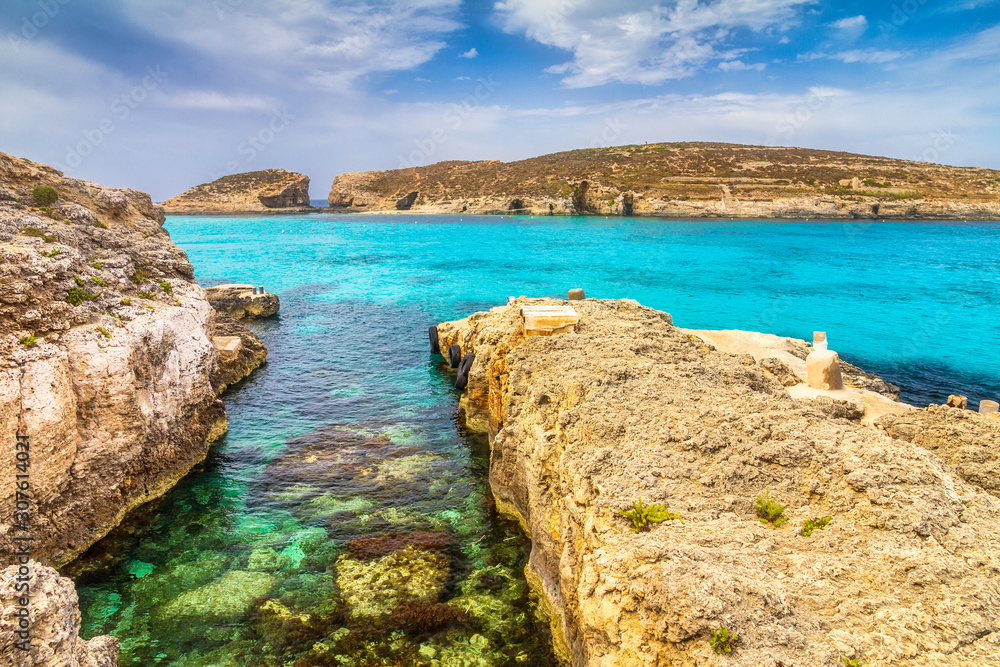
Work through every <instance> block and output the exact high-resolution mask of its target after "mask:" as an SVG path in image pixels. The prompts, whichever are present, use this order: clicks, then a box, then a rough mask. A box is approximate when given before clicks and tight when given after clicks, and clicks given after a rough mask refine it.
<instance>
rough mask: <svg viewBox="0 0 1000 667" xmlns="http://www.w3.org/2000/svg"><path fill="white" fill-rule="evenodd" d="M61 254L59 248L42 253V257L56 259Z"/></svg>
mask: <svg viewBox="0 0 1000 667" xmlns="http://www.w3.org/2000/svg"><path fill="white" fill-rule="evenodd" d="M60 252H61V251H60V250H59V248H53V249H52V250H49V251H48V252H43V253H42V257H55V256H56V255H58V254H59V253H60Z"/></svg>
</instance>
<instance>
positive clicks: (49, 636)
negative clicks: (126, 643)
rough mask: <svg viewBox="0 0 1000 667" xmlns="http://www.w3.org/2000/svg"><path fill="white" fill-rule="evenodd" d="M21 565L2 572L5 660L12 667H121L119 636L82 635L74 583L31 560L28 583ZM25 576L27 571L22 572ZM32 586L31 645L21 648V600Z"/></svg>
mask: <svg viewBox="0 0 1000 667" xmlns="http://www.w3.org/2000/svg"><path fill="white" fill-rule="evenodd" d="M18 567H19V566H17V565H11V566H10V567H8V568H6V569H5V570H2V571H0V664H3V665H9V666H10V667H118V640H117V639H115V638H114V637H108V636H101V637H94V638H93V639H91V640H90V641H85V640H83V639H81V638H80V608H79V605H78V600H77V595H76V588H75V587H74V586H73V582H72V581H71V580H69V579H66V578H65V577H60V576H59V573H58V572H56V571H55V570H53V569H52V568H50V567H45V566H44V565H41V564H40V563H37V562H35V561H29V563H28V565H27V569H28V571H29V574H28V576H27V577H26V578H27V581H26V582H24V581H19V580H18V576H19V575H18ZM22 576H23V575H22ZM20 583H27V584H28V586H29V587H30V592H31V598H30V604H29V605H28V606H27V607H26V608H27V610H28V613H29V615H30V616H29V618H30V630H29V632H30V640H31V641H30V644H28V645H27V648H28V650H27V651H24V650H21V649H19V648H17V646H16V642H20V641H23V635H22V636H18V635H17V634H15V633H16V632H17V631H18V630H19V629H20V626H19V620H20V619H19V617H18V616H17V614H18V601H19V599H20V598H21V596H22V595H23V593H24V592H23V590H20V589H18V588H16V586H17V585H18V584H20Z"/></svg>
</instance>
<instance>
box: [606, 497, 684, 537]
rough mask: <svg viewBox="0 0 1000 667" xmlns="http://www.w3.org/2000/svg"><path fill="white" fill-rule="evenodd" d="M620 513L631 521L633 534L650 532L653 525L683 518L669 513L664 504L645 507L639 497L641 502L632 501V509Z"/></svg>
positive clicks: (674, 513)
mask: <svg viewBox="0 0 1000 667" xmlns="http://www.w3.org/2000/svg"><path fill="white" fill-rule="evenodd" d="M618 513H619V514H621V515H622V516H623V517H625V518H626V519H628V520H629V522H630V523H631V525H630V526H629V530H631V531H632V532H633V533H638V532H639V531H646V530H649V528H650V526H649V524H651V523H663V522H664V521H668V520H670V519H680V518H681V515H680V514H678V513H676V512H669V511H667V507H666V505H664V504H662V503H657V504H655V505H644V504H643V502H642V496H640V497H639V500H634V501H632V507H631V509H627V510H625V511H621V510H619V512H618Z"/></svg>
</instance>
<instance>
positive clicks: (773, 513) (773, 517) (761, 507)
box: [755, 489, 788, 528]
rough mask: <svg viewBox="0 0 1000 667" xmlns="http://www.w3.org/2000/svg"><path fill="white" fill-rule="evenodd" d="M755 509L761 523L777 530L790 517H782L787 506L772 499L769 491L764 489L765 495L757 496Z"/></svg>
mask: <svg viewBox="0 0 1000 667" xmlns="http://www.w3.org/2000/svg"><path fill="white" fill-rule="evenodd" d="M755 507H756V510H757V516H759V517H760V522H761V523H769V524H771V525H772V526H774V527H775V528H777V527H778V526H780V525H781V524H783V523H785V522H786V521H788V517H785V516H781V515H782V514H784V512H785V506H784V505H781V504H780V503H778V501H777V500H775V499H774V498H772V497H771V492H770V491H769V490H768V489H764V493H762V494H760V495H759V496H757V502H756V504H755Z"/></svg>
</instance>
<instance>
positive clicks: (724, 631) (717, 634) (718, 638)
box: [708, 627, 740, 654]
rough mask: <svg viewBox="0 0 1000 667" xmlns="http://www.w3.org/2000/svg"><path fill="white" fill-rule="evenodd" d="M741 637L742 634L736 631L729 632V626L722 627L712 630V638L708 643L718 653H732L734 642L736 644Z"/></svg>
mask: <svg viewBox="0 0 1000 667" xmlns="http://www.w3.org/2000/svg"><path fill="white" fill-rule="evenodd" d="M739 638H740V636H739V635H738V634H736V633H735V632H734V633H732V634H729V628H726V627H722V628H719V629H718V630H712V638H711V639H710V640H709V642H708V643H709V644H710V645H711V647H712V648H713V649H714V650H715V652H716V653H720V654H721V653H732V652H733V644H735V643H736V641H737V640H738V639H739Z"/></svg>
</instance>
